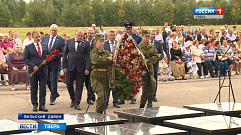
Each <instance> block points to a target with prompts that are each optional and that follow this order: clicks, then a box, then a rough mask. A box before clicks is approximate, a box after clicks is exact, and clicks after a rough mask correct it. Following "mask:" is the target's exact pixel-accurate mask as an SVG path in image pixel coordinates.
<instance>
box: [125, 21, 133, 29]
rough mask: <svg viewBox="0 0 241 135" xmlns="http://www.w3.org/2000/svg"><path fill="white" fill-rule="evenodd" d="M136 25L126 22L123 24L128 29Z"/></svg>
mask: <svg viewBox="0 0 241 135" xmlns="http://www.w3.org/2000/svg"><path fill="white" fill-rule="evenodd" d="M134 24H135V23H133V22H126V23H124V24H123V26H125V28H126V29H131V28H132V26H133V25H134Z"/></svg>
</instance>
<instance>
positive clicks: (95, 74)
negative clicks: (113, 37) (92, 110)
mask: <svg viewBox="0 0 241 135" xmlns="http://www.w3.org/2000/svg"><path fill="white" fill-rule="evenodd" d="M103 47H104V35H101V34H96V35H95V48H94V49H93V50H92V51H91V52H90V59H91V69H92V72H91V74H90V81H91V87H92V88H93V90H94V92H95V93H96V94H97V97H98V99H97V100H96V112H97V113H103V111H104V107H105V106H104V103H106V102H104V99H105V100H106V94H107V93H108V90H109V81H108V80H109V74H108V72H107V71H108V69H109V67H110V61H112V57H111V55H110V52H109V51H107V50H104V48H103ZM102 74H103V75H104V77H105V79H104V80H102V78H100V77H101V76H102ZM103 87H104V91H103Z"/></svg>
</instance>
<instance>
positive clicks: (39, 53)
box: [37, 44, 41, 58]
mask: <svg viewBox="0 0 241 135" xmlns="http://www.w3.org/2000/svg"><path fill="white" fill-rule="evenodd" d="M37 46H38V55H39V57H40V58H41V49H40V46H39V44H37Z"/></svg>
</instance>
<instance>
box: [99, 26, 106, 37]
mask: <svg viewBox="0 0 241 135" xmlns="http://www.w3.org/2000/svg"><path fill="white" fill-rule="evenodd" d="M105 33H106V30H104V26H103V25H101V26H100V34H101V35H105Z"/></svg>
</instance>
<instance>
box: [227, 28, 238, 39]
mask: <svg viewBox="0 0 241 135" xmlns="http://www.w3.org/2000/svg"><path fill="white" fill-rule="evenodd" d="M226 37H227V38H228V39H230V40H231V41H234V40H235V39H236V36H234V35H233V29H228V34H227V35H226Z"/></svg>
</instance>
